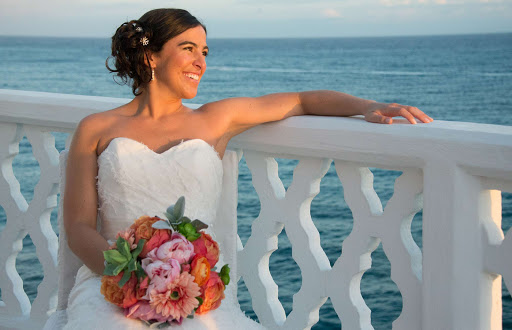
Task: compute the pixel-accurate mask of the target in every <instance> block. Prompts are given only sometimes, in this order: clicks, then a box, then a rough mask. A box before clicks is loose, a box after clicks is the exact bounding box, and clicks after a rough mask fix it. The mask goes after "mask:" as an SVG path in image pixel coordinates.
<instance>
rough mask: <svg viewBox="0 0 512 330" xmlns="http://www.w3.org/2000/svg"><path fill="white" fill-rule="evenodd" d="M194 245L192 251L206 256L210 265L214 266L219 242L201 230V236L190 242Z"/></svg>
mask: <svg viewBox="0 0 512 330" xmlns="http://www.w3.org/2000/svg"><path fill="white" fill-rule="evenodd" d="M192 244H193V245H194V252H195V253H196V254H197V255H200V256H202V257H206V259H207V260H208V263H209V264H210V267H212V268H213V267H215V264H217V261H219V254H220V250H219V244H217V242H215V241H214V240H213V238H212V237H211V236H210V235H208V234H205V233H203V232H201V237H199V238H198V239H196V240H195V241H193V242H192Z"/></svg>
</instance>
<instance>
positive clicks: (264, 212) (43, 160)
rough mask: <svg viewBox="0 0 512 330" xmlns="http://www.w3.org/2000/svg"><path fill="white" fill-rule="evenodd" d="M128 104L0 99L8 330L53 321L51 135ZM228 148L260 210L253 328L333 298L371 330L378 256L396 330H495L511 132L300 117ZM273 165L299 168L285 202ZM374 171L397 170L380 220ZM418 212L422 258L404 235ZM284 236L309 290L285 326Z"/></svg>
mask: <svg viewBox="0 0 512 330" xmlns="http://www.w3.org/2000/svg"><path fill="white" fill-rule="evenodd" d="M124 102H126V100H121V99H113V98H103V97H86V96H76V95H62V94H50V93H38V92H24V91H12V90H0V162H1V176H0V205H1V206H2V207H3V209H4V210H5V213H6V216H7V223H6V225H5V227H4V229H3V230H2V232H1V234H0V264H1V266H0V287H1V298H2V301H0V327H2V326H3V327H22V328H37V327H40V326H41V324H43V323H44V320H45V319H46V318H47V315H48V313H49V312H51V311H52V310H53V309H54V308H55V294H56V288H57V280H56V278H57V276H56V272H57V270H56V269H57V257H56V254H57V236H56V235H55V233H54V232H53V230H52V228H51V225H50V221H49V219H50V211H51V210H52V209H53V208H54V207H55V206H56V201H57V199H56V194H57V188H58V187H57V185H58V182H59V178H58V173H59V171H58V153H57V150H56V149H55V146H54V140H53V136H52V134H51V132H54V131H65V132H72V130H73V129H74V128H75V126H76V124H77V123H78V121H79V120H80V119H81V118H82V117H84V116H86V115H87V114H90V113H93V112H97V111H101V110H105V109H109V108H113V107H116V106H118V105H120V104H122V103H124ZM23 136H26V137H27V138H28V140H29V142H30V143H31V145H32V148H33V153H34V156H35V158H36V159H37V161H38V162H39V166H40V169H41V179H40V181H39V183H38V184H37V186H36V188H35V190H34V198H33V200H32V201H31V202H30V203H27V202H26V201H25V199H24V198H23V196H22V195H21V193H20V187H19V183H18V181H17V180H16V178H15V176H14V175H13V170H12V160H13V158H14V156H16V155H17V153H18V145H19V142H20V140H21V139H22V137H23ZM229 148H232V149H233V148H241V149H243V152H244V156H245V159H246V162H247V165H248V167H249V169H250V170H251V173H252V177H253V184H254V187H255V189H256V192H257V193H258V196H259V198H260V202H261V212H260V215H259V217H258V218H257V219H256V220H254V222H253V226H252V234H251V236H250V238H249V239H248V241H247V243H246V244H245V247H243V249H242V250H241V251H239V255H238V261H237V262H238V273H239V275H241V276H242V277H243V278H244V281H245V283H246V285H247V287H248V289H249V292H250V293H251V296H252V299H253V308H254V310H255V312H256V314H257V315H258V318H259V320H260V321H261V322H262V323H263V324H264V325H266V326H267V327H269V328H278V327H283V328H287V329H299V328H309V327H311V326H312V325H313V324H315V323H316V322H317V321H318V315H319V314H318V311H319V308H320V307H321V305H322V304H323V303H324V302H325V301H326V300H327V298H328V297H330V299H331V301H332V304H333V306H334V309H335V311H336V312H337V314H338V316H339V317H340V319H341V323H342V325H343V328H344V329H371V328H372V326H371V324H370V310H369V308H368V307H367V306H366V304H365V303H364V300H363V298H362V297H361V292H360V288H359V284H360V280H361V277H362V275H363V273H364V272H365V271H366V270H368V269H369V268H370V266H371V257H370V255H371V252H373V251H374V250H375V249H376V248H377V246H378V245H379V243H382V244H383V248H384V252H385V253H386V256H387V257H388V259H389V261H390V263H391V278H392V280H393V281H394V282H395V283H396V285H397V286H398V288H399V290H400V293H401V295H402V300H403V309H402V313H401V315H400V317H399V318H398V319H397V320H395V322H394V323H393V328H394V329H436V330H437V329H501V327H502V325H501V317H502V310H501V308H502V307H501V276H504V279H505V283H506V285H507V287H508V289H509V290H512V233H511V232H512V231H509V233H508V235H506V236H504V234H503V231H502V229H501V194H500V191H507V192H512V127H505V126H496V125H483V124H469V123H459V122H442V121H436V122H434V123H431V124H428V125H416V126H413V125H375V124H369V123H366V122H364V121H363V120H361V119H358V118H327V117H295V118H290V119H287V120H285V121H282V122H279V123H273V124H265V125H260V126H259V127H256V128H253V129H251V130H249V131H247V132H245V133H243V134H241V135H239V136H237V137H235V138H234V139H233V140H232V141H231V142H230V144H229ZM275 157H279V158H292V159H298V160H299V164H298V165H297V167H296V169H295V171H294V175H293V182H292V184H291V185H290V187H289V188H288V189H287V190H286V191H285V189H284V188H283V184H282V183H281V181H280V179H279V177H278V174H277V165H276V164H277V163H276V161H275V160H274V158H275ZM332 159H333V160H334V163H335V167H336V172H337V174H338V177H339V178H340V180H341V183H342V185H343V188H344V194H345V196H344V197H345V200H346V202H347V204H348V205H349V207H350V209H351V211H352V214H353V218H354V224H353V229H352V232H351V234H350V235H349V236H348V237H347V238H346V239H345V241H344V242H343V253H342V254H341V256H340V257H339V259H338V260H337V261H336V263H335V264H334V266H332V267H331V265H330V263H329V261H328V259H327V257H326V254H325V252H324V251H323V250H322V248H321V246H320V237H319V234H318V231H317V229H316V227H315V226H314V224H313V222H312V220H311V216H310V212H309V210H310V204H311V201H312V199H313V198H314V197H315V196H316V195H317V194H318V192H319V186H320V185H319V184H320V180H321V179H322V177H323V176H324V175H325V173H326V171H327V170H328V168H329V166H330V164H331V162H332ZM368 167H380V168H386V169H393V170H400V171H402V172H403V174H402V175H401V176H400V177H399V178H398V179H397V180H396V182H395V187H394V194H393V197H392V198H391V199H390V200H389V202H388V203H387V205H386V208H385V209H384V210H383V208H382V204H381V202H380V200H379V197H378V196H377V194H376V193H375V191H374V189H373V176H372V173H371V171H370V170H369V169H368ZM421 209H423V251H421V250H420V249H419V248H418V246H417V245H416V244H415V243H414V240H413V239H412V236H411V231H410V224H411V221H412V218H413V217H414V215H415V214H416V213H417V212H418V211H420V210H421ZM283 227H284V228H285V229H286V234H287V236H288V238H289V240H290V242H291V244H292V250H293V258H294V260H295V262H296V263H297V264H298V265H299V267H300V270H301V274H302V286H301V288H300V290H299V292H298V293H297V294H295V295H294V299H293V310H292V312H291V313H290V314H289V315H288V317H286V315H285V312H284V310H283V308H282V306H281V304H280V302H279V300H278V296H277V285H276V284H275V282H274V281H273V279H272V277H271V275H270V271H269V268H268V264H269V257H270V254H271V253H272V252H273V251H274V250H275V249H277V236H278V235H279V233H280V232H281V231H282V229H283ZM27 233H28V234H29V235H30V236H31V238H32V240H33V242H34V244H35V246H36V249H37V255H38V258H39V260H40V262H41V264H42V266H43V270H44V279H43V281H42V282H41V284H40V285H39V287H38V294H37V297H36V299H35V300H34V302H33V303H32V304H30V301H29V299H28V297H27V294H26V293H25V292H24V290H23V286H22V281H21V278H20V276H19V274H18V272H17V271H16V268H15V262H16V257H17V255H18V252H19V251H20V250H21V248H22V245H21V241H22V239H23V237H25V236H26V235H27Z"/></svg>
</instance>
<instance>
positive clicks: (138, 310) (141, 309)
mask: <svg viewBox="0 0 512 330" xmlns="http://www.w3.org/2000/svg"><path fill="white" fill-rule="evenodd" d="M124 315H125V316H126V317H129V318H132V319H140V320H144V321H151V320H156V321H157V322H165V321H167V317H164V316H163V315H162V314H160V313H157V312H156V311H155V309H154V308H152V307H151V306H150V305H149V302H147V301H144V300H141V301H138V302H137V303H136V304H135V305H133V306H131V307H130V308H126V309H125V310H124Z"/></svg>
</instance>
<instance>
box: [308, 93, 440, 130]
mask: <svg viewBox="0 0 512 330" xmlns="http://www.w3.org/2000/svg"><path fill="white" fill-rule="evenodd" d="M299 99H300V104H301V109H302V114H305V115H319V116H343V117H346V116H355V115H363V116H364V117H365V119H366V120H367V121H369V122H374V123H382V124H391V123H393V117H396V116H401V117H404V118H406V119H407V120H408V121H409V122H410V123H411V124H416V123H417V119H418V120H420V121H421V122H423V123H430V122H432V120H433V119H432V118H430V117H429V116H427V115H426V114H425V113H423V111H421V110H420V109H418V108H416V107H413V106H409V105H401V104H397V103H379V102H375V101H372V100H366V99H362V98H359V97H356V96H352V95H349V94H345V93H341V92H335V91H311V92H301V93H299Z"/></svg>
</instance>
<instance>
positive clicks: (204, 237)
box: [101, 197, 229, 326]
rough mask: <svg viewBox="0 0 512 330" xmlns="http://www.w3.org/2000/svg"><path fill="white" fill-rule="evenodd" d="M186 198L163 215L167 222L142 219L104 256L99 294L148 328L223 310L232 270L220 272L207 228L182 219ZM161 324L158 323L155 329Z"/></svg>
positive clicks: (180, 199) (145, 217)
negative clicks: (220, 308) (222, 305)
mask: <svg viewBox="0 0 512 330" xmlns="http://www.w3.org/2000/svg"><path fill="white" fill-rule="evenodd" d="M184 209H185V198H184V197H180V198H179V199H178V201H177V202H176V204H175V205H173V206H170V207H169V208H168V209H167V211H166V212H165V216H166V217H167V219H166V220H164V219H161V218H159V217H148V216H143V217H140V218H139V219H137V220H136V221H135V223H134V224H133V225H131V226H130V228H128V229H127V230H124V231H121V232H119V233H118V234H117V241H116V242H115V243H114V244H113V245H112V246H111V247H110V249H109V250H108V251H104V252H103V255H104V257H105V271H104V273H103V274H104V276H103V278H102V279H101V293H102V294H103V295H104V296H105V299H106V300H107V301H109V302H111V303H113V304H115V305H117V306H120V307H122V308H124V313H125V315H126V316H127V317H129V318H134V319H140V320H142V321H144V322H146V323H147V324H148V325H151V324H152V325H154V326H157V325H159V324H163V323H169V324H172V323H178V324H181V322H182V321H183V320H184V318H187V317H188V318H192V317H193V315H194V313H195V314H204V313H206V312H208V311H210V310H214V309H216V308H218V307H219V306H220V303H221V300H222V299H224V289H225V286H226V285H227V284H228V283H229V267H228V265H224V266H223V267H222V268H221V270H220V271H219V272H217V271H216V268H215V265H216V264H217V261H218V260H219V246H218V244H217V242H215V241H214V240H213V239H212V238H211V236H210V235H208V234H206V233H204V232H203V230H204V229H206V228H207V227H208V226H207V225H206V224H204V223H203V222H201V221H200V220H194V221H191V220H190V219H189V218H187V217H185V216H184V215H183V211H184ZM155 323H158V324H155Z"/></svg>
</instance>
